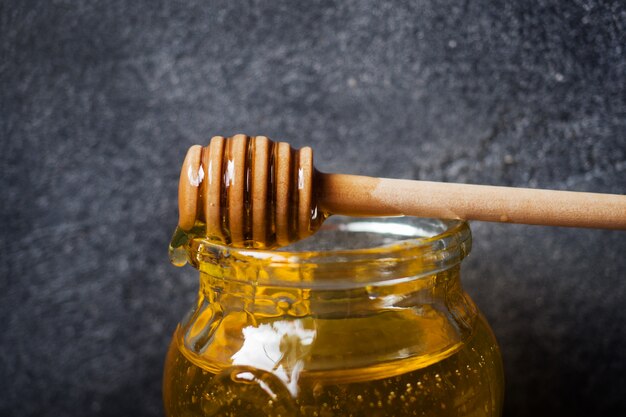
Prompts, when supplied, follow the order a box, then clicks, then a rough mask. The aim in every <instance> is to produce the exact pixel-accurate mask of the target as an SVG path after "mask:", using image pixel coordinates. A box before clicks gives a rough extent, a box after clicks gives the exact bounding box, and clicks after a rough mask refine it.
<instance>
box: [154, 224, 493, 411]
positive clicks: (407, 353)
mask: <svg viewBox="0 0 626 417" xmlns="http://www.w3.org/2000/svg"><path fill="white" fill-rule="evenodd" d="M470 247H471V235H470V230H469V227H468V225H467V224H466V223H464V222H460V221H443V220H431V219H417V218H391V219H371V218H368V219H355V218H349V217H336V218H331V219H329V221H328V222H327V223H326V224H325V225H324V226H323V228H322V230H320V231H319V232H318V233H316V234H315V235H314V236H312V237H310V238H309V239H306V240H305V241H302V242H299V243H297V244H295V245H292V246H290V247H288V248H285V249H281V250H280V251H262V250H253V249H235V248H230V247H226V246H221V245H217V244H215V243H211V242H209V241H207V240H203V239H194V240H192V241H191V242H188V243H187V245H186V249H187V255H188V260H189V262H190V263H191V264H192V265H193V266H194V267H196V268H197V269H198V270H199V271H200V290H199V292H198V298H197V302H196V303H195V305H194V306H193V308H192V309H191V311H190V313H189V314H188V315H187V317H186V318H185V319H184V320H183V321H182V322H181V323H180V325H179V326H178V327H177V329H176V331H175V333H174V337H173V340H172V343H171V346H170V350H169V352H168V356H167V359H166V363H165V375H164V382H163V395H164V404H165V410H166V414H167V415H168V416H171V417H173V416H248V417H249V416H283V417H287V416H348V415H351V416H354V417H357V416H395V417H400V416H414V415H418V416H448V415H450V416H498V415H500V412H501V406H502V399H503V373H502V363H501V357H500V352H499V350H498V347H497V343H496V341H495V338H494V336H493V334H492V332H491V330H490V328H489V326H488V324H487V323H486V321H485V319H484V317H483V316H482V315H481V314H480V312H479V311H478V309H477V308H476V306H475V304H474V303H473V301H472V300H471V299H470V297H469V296H468V295H467V294H466V293H465V292H464V290H463V288H462V286H461V282H460V263H461V261H462V259H463V258H464V257H465V256H466V255H467V254H468V253H469V250H470Z"/></svg>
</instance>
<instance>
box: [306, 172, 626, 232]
mask: <svg viewBox="0 0 626 417" xmlns="http://www.w3.org/2000/svg"><path fill="white" fill-rule="evenodd" d="M317 181H318V187H319V188H318V199H319V201H318V203H319V205H320V206H321V207H322V209H324V210H326V211H329V212H331V213H335V214H349V215H353V216H355V215H356V216H391V215H409V216H419V217H437V218H448V219H449V218H456V219H464V220H482V221H489V222H506V223H523V224H535V225H546V226H568V227H592V228H602V229H622V230H626V196H624V195H615V194H599V193H584V192H572V191H553V190H539V189H530V188H509V187H496V186H487V185H469V184H452V183H439V182H430V181H412V180H397V179H386V178H372V177H365V176H359V175H345V174H322V173H318V179H317Z"/></svg>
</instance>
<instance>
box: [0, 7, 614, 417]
mask: <svg viewBox="0 0 626 417" xmlns="http://www.w3.org/2000/svg"><path fill="white" fill-rule="evenodd" d="M555 3H556V4H555ZM625 74H626V7H625V6H624V2H622V1H566V0H563V1H559V2H548V1H539V2H493V1H473V2H469V1H465V2H454V1H425V2H409V1H406V2H395V3H393V4H392V3H383V2H378V1H356V0H354V1H337V2H327V1H308V2H300V4H298V5H296V4H295V2H289V1H272V2H259V1H255V2H240V1H229V2H221V3H212V5H211V6H208V5H206V4H205V2H201V1H192V2H186V3H178V2H164V1H162V2H156V1H133V2H119V1H105V2H104V1H103V2H88V1H74V2H71V1H49V2H40V3H38V4H35V2H30V1H3V2H1V3H0V139H1V143H0V168H1V170H2V171H1V174H2V175H1V179H0V181H1V182H0V185H1V192H2V195H1V199H0V201H1V205H0V215H1V223H0V225H1V228H2V241H1V245H2V246H1V248H0V250H1V253H0V275H1V279H0V318H1V319H2V322H3V325H2V332H0V390H1V392H2V394H1V395H0V414H1V415H3V416H10V415H16V416H28V415H39V416H44V415H45V416H63V415H80V416H83V415H98V416H119V415H133V416H140V415H146V416H148V415H160V414H161V413H162V411H161V400H160V378H161V369H162V361H163V357H164V354H165V350H166V344H167V342H168V339H169V336H170V332H171V331H172V330H173V328H174V326H175V323H176V321H177V320H178V319H179V318H181V317H182V315H183V312H184V311H185V310H186V309H187V307H188V306H190V305H191V303H192V300H193V298H194V295H195V294H194V293H195V291H196V285H197V284H196V280H195V278H194V273H193V272H192V270H190V269H189V268H188V269H185V270H179V269H175V268H174V267H172V266H170V265H169V264H168V261H167V256H166V250H165V248H166V246H167V242H168V239H169V236H170V232H171V231H172V229H173V226H174V223H175V222H176V216H177V215H176V207H175V203H176V187H177V175H178V173H177V171H178V169H179V164H180V162H181V161H182V158H183V156H184V153H185V151H186V149H187V147H188V146H189V145H191V144H193V143H197V142H203V141H206V140H207V139H208V138H209V137H210V136H211V135H212V134H218V133H219V134H233V133H237V132H246V133H249V134H265V135H269V136H270V137H272V138H274V139H286V140H288V141H290V142H291V143H292V144H293V145H295V146H302V145H304V144H311V145H312V146H313V147H314V149H315V150H316V159H317V161H318V162H317V165H318V166H319V168H321V169H322V170H327V171H338V172H352V173H361V174H367V175H377V176H388V177H404V178H421V179H432V180H447V181H459V182H472V183H487V184H501V185H515V186H532V187H545V188H557V189H571V190H584V191H597V192H614V193H624V192H626V179H625V178H626V85H625V84H626V76H625ZM473 230H474V237H475V247H474V251H473V255H472V256H471V257H470V258H469V260H467V261H466V263H465V268H464V280H465V285H466V287H467V289H468V291H469V292H470V293H471V294H472V295H473V296H474V298H475V299H476V300H477V302H478V303H479V305H480V306H481V308H482V310H483V311H484V313H485V314H486V315H487V317H488V319H489V320H490V322H491V323H492V325H493V328H494V330H495V333H496V334H497V336H498V339H499V340H500V342H501V345H502V349H503V354H504V359H505V366H506V372H507V373H506V375H507V384H508V385H507V398H506V412H505V414H506V415H507V416H524V415H533V416H542V415H546V416H548V415H569V416H586V415H605V416H609V415H614V416H617V415H624V414H626V400H625V398H626V397H624V392H626V376H625V375H626V350H625V349H624V346H626V331H625V329H626V310H625V309H624V308H623V305H624V302H626V280H624V277H625V272H626V260H625V259H626V258H625V256H624V253H626V235H625V234H624V233H623V232H611V231H598V230H573V229H559V228H540V227H530V226H512V225H494V224H484V223H483V224H479V223H475V224H474V225H473Z"/></svg>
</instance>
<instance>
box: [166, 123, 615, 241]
mask: <svg viewBox="0 0 626 417" xmlns="http://www.w3.org/2000/svg"><path fill="white" fill-rule="evenodd" d="M178 206H179V223H178V226H179V228H180V229H182V230H184V231H189V230H191V229H192V228H194V227H203V228H205V231H206V236H207V237H209V238H212V239H217V240H219V241H222V242H224V243H228V244H232V245H235V246H242V245H244V246H256V247H272V246H283V245H287V244H289V243H290V242H292V241H295V240H298V239H302V238H304V237H307V236H309V235H310V234H312V233H314V232H315V231H316V230H317V229H318V228H319V226H320V225H321V223H322V222H323V221H324V219H325V218H326V217H327V216H328V215H330V214H346V215H352V216H397V215H410V216H418V217H437V218H447V219H464V220H482V221H490V222H508V223H524V224H535V225H549V226H571V227H592V228H606V229H626V196H625V195H615V194H598V193H585V192H570V191H553V190H539V189H529V188H512V187H498V186H486V185H469V184H453V183H441V182H430V181H414V180H399V179H386V178H373V177H365V176H358V175H345V174H326V173H322V172H319V171H317V170H316V169H315V168H314V166H313V152H312V150H311V148H309V147H304V148H302V149H292V148H291V147H290V146H289V144H287V143H285V142H272V141H271V140H269V139H268V138H267V137H264V136H256V137H248V136H245V135H235V136H233V137H230V138H224V137H222V136H215V137H213V138H212V139H211V142H210V144H209V145H208V146H206V147H202V146H200V145H194V146H192V147H191V148H190V149H189V151H188V152H187V155H186V157H185V161H184V163H183V167H182V170H181V175H180V183H179V195H178Z"/></svg>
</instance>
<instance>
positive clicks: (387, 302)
mask: <svg viewBox="0 0 626 417" xmlns="http://www.w3.org/2000/svg"><path fill="white" fill-rule="evenodd" d="M374 273H375V271H374ZM199 298H200V299H201V300H200V301H206V302H209V303H213V304H219V305H220V306H221V309H222V310H223V311H224V313H226V312H228V311H245V312H247V313H248V314H250V315H251V316H253V317H255V318H256V319H259V320H263V319H273V318H279V317H287V316H288V317H306V316H316V317H322V318H329V319H331V318H347V317H354V316H367V315H371V314H378V313H380V312H382V311H385V310H393V309H401V308H404V309H406V308H409V309H410V308H414V309H415V308H417V309H419V308H421V307H423V306H432V307H433V308H436V309H437V310H439V311H447V310H450V311H451V312H452V313H454V311H455V310H458V309H459V308H460V309H461V310H465V309H466V308H465V306H463V304H464V291H463V288H462V285H461V281H460V265H458V264H457V265H455V266H453V267H451V268H448V269H445V270H443V271H439V272H437V273H434V274H428V275H421V276H417V277H408V278H404V279H402V280H397V281H381V282H372V283H370V284H368V285H363V286H359V287H349V288H342V287H339V288H333V287H332V286H326V287H315V286H312V287H288V286H275V285H267V284H265V283H263V282H261V283H259V282H243V281H237V280H230V279H224V278H222V277H219V276H215V275H213V274H209V273H206V272H201V273H200V291H199ZM457 304H459V305H457ZM470 313H471V312H468V313H467V314H466V313H463V312H461V313H460V316H465V315H468V314H469V315H471V314H470ZM456 314H459V313H456ZM464 320H469V317H466V318H464Z"/></svg>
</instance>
